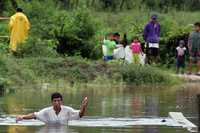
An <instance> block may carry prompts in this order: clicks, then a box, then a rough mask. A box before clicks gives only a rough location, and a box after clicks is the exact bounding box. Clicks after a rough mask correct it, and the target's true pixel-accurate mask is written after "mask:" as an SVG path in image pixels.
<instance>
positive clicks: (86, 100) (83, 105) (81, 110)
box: [79, 97, 88, 117]
mask: <svg viewBox="0 0 200 133" xmlns="http://www.w3.org/2000/svg"><path fill="white" fill-rule="evenodd" d="M87 105H88V98H87V97H85V98H84V100H83V101H82V104H81V109H80V113H79V116H80V117H83V116H84V114H85V111H86V107H87Z"/></svg>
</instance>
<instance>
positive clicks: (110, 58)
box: [103, 56, 113, 61]
mask: <svg viewBox="0 0 200 133" xmlns="http://www.w3.org/2000/svg"><path fill="white" fill-rule="evenodd" d="M103 59H104V61H110V60H113V56H104V57H103Z"/></svg>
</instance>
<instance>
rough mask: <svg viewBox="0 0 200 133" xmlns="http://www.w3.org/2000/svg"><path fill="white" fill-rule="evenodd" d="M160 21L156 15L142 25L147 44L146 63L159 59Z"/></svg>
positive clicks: (155, 61)
mask: <svg viewBox="0 0 200 133" xmlns="http://www.w3.org/2000/svg"><path fill="white" fill-rule="evenodd" d="M160 28H161V26H160V23H159V22H158V20H157V16H156V15H152V16H151V20H150V21H149V22H148V23H147V24H146V26H145V27H144V40H145V42H146V44H147V51H146V52H147V56H148V63H149V64H151V63H157V62H158V59H159V41H160Z"/></svg>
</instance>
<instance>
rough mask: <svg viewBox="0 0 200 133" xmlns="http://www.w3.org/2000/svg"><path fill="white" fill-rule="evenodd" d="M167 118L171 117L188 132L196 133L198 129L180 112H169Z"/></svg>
mask: <svg viewBox="0 0 200 133" xmlns="http://www.w3.org/2000/svg"><path fill="white" fill-rule="evenodd" d="M169 117H171V118H172V119H173V120H174V121H176V122H177V123H180V124H182V125H183V126H182V127H183V128H187V130H188V131H190V132H197V131H198V128H197V126H196V125H194V124H193V123H192V122H190V121H189V120H188V119H187V118H185V117H184V115H183V114H182V113H181V112H169Z"/></svg>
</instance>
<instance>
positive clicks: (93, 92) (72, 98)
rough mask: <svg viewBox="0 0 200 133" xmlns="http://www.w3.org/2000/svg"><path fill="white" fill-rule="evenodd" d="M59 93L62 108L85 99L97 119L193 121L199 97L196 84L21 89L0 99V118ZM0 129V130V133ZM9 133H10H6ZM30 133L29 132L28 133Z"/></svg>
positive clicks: (149, 132)
mask: <svg viewBox="0 0 200 133" xmlns="http://www.w3.org/2000/svg"><path fill="white" fill-rule="evenodd" d="M54 91H59V92H61V93H62V94H63V97H64V103H65V105H69V106H72V107H73V108H76V109H78V108H79V105H80V102H81V100H82V99H83V97H85V96H88V97H89V106H88V111H87V115H88V116H98V117H143V116H145V117H146V116H158V117H160V116H168V112H170V111H180V112H183V113H184V115H185V116H188V117H193V118H194V119H192V121H193V122H196V120H197V103H196V95H197V94H198V93H200V89H199V84H194V85H192V84H188V85H184V86H183V87H178V88H122V87H121V88H108V87H89V86H83V87H82V86H79V87H77V88H70V87H66V88H64V87H63V86H62V87H61V88H59V86H58V88H56V89H55V88H50V89H49V88H48V89H47V90H45V91H43V90H34V89H27V88H26V89H24V90H20V91H17V92H16V93H13V94H10V95H5V96H2V97H0V114H9V115H10V114H26V113H30V112H35V111H38V110H40V109H42V108H44V107H47V106H49V105H50V103H51V100H50V94H51V93H52V92H54ZM2 129H3V127H0V131H2ZM25 129H26V128H21V127H18V128H17V129H16V128H14V127H9V129H8V130H12V132H13V131H14V132H15V131H16V132H17V131H19V130H20V131H21V130H22V131H21V133H25V132H26V131H28V130H31V131H33V130H34V129H37V131H36V132H39V133H40V132H54V130H55V131H56V132H61V133H62V132H67V133H68V132H69V133H74V132H75V133H76V132H83V133H88V132H91V130H92V132H94V133H103V132H106V133H108V132H110V133H114V132H122V131H125V132H134V133H172V132H173V133H176V132H178V133H179V132H180V133H183V132H182V130H175V129H166V128H164V129H163V128H162V129H160V128H158V127H156V128H154V127H142V129H134V128H133V129H126V128H125V129H107V128H106V129H104V128H101V129H99V128H81V129H80V128H75V129H73V130H72V129H66V127H41V128H40V129H38V128H31V129H30V128H29V129H26V131H23V130H25ZM10 132H11V131H10ZM29 133H30V132H29Z"/></svg>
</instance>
